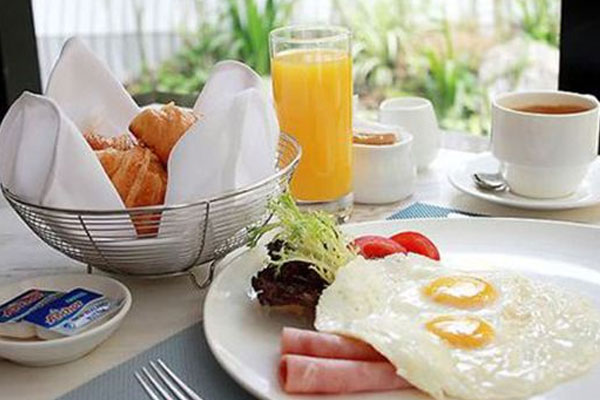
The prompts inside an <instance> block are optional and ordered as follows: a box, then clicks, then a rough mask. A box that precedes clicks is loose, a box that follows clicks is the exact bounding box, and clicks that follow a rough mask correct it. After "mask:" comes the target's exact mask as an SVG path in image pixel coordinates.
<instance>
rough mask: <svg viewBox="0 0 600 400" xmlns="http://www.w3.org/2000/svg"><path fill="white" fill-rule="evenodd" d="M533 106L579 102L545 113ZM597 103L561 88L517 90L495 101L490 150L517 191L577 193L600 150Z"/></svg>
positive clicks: (548, 194) (557, 194)
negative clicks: (576, 109) (569, 109)
mask: <svg viewBox="0 0 600 400" xmlns="http://www.w3.org/2000/svg"><path fill="white" fill-rule="evenodd" d="M531 106H546V107H548V106H550V107H557V106H563V107H566V106H568V107H580V108H581V109H583V110H584V111H580V112H571V113H560V114H556V113H555V114H552V113H542V112H539V110H538V112H531V111H523V108H526V107H531ZM598 110H599V103H598V100H596V98H595V97H593V96H589V95H581V94H577V93H570V92H560V91H539V92H513V93H505V94H501V95H499V96H497V97H496V98H495V99H494V101H493V102H492V147H491V149H492V154H493V155H494V156H495V157H496V158H497V159H498V160H499V161H500V172H501V173H502V175H503V177H504V179H505V180H506V181H507V183H508V185H509V186H510V190H511V191H512V192H514V193H516V194H519V195H522V196H527V197H534V198H557V197H563V196H568V195H569V194H571V193H573V192H574V191H575V190H577V188H578V187H579V185H580V184H581V182H582V181H583V179H584V178H585V175H586V174H587V171H588V168H589V166H590V164H591V163H592V161H594V159H595V158H596V157H597V151H598V129H599V125H598V122H599V120H598V118H599V111H598Z"/></svg>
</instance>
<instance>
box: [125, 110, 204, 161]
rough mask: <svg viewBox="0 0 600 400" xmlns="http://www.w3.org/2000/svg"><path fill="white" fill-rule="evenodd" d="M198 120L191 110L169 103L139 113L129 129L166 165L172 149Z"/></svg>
mask: <svg viewBox="0 0 600 400" xmlns="http://www.w3.org/2000/svg"><path fill="white" fill-rule="evenodd" d="M196 120H197V118H196V116H195V115H194V113H192V112H191V111H186V110H184V109H182V108H179V107H177V106H176V105H175V104H174V103H169V104H167V105H165V106H163V107H161V108H160V109H155V108H147V109H145V110H144V111H142V112H141V113H139V114H138V115H137V116H136V117H135V118H134V119H133V121H131V124H129V130H130V131H131V133H133V135H134V136H135V137H136V138H137V139H138V140H139V141H140V143H143V144H144V145H146V146H147V147H148V148H150V149H151V150H152V151H153V152H154V153H155V154H156V155H157V156H158V158H159V159H160V162H161V163H162V165H164V166H165V167H166V166H167V163H168V161H169V155H170V154H171V150H172V149H173V147H174V146H175V144H176V143H177V141H178V140H179V139H180V138H181V136H183V134H184V133H185V132H186V131H187V130H188V129H189V127H190V126H192V124H194V122H196Z"/></svg>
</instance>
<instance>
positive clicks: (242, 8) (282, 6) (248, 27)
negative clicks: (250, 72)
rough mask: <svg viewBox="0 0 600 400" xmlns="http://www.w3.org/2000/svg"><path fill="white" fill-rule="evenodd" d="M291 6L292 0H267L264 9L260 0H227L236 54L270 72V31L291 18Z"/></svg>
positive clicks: (259, 70)
mask: <svg viewBox="0 0 600 400" xmlns="http://www.w3.org/2000/svg"><path fill="white" fill-rule="evenodd" d="M292 6H293V2H292V1H290V0H279V1H277V2H275V0H266V2H265V6H264V10H263V11H262V12H261V11H260V10H259V7H258V4H257V0H243V2H242V1H240V0H228V4H227V9H226V15H227V17H228V18H227V19H228V20H229V22H230V23H231V28H232V34H233V40H234V46H235V47H236V49H237V51H238V54H237V56H238V58H240V59H241V60H244V62H245V63H246V64H248V65H250V66H251V67H253V68H254V69H255V70H256V72H258V73H259V74H261V75H266V74H268V73H269V61H270V56H269V32H271V31H272V30H273V29H275V28H277V27H279V26H281V25H282V24H283V23H284V22H285V21H287V20H289V18H290V14H291V11H292Z"/></svg>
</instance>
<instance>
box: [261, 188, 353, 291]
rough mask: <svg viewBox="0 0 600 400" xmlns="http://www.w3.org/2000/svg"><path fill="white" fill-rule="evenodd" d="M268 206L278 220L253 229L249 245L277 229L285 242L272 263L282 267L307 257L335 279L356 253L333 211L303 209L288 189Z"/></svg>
mask: <svg viewBox="0 0 600 400" xmlns="http://www.w3.org/2000/svg"><path fill="white" fill-rule="evenodd" d="M268 207H269V210H270V211H271V212H273V216H274V217H275V218H276V220H275V221H274V222H271V223H268V224H266V225H264V226H262V227H258V228H255V229H252V230H251V231H250V240H249V245H250V246H251V247H254V246H256V245H257V243H258V241H259V240H260V238H261V237H262V236H263V235H264V234H265V233H267V232H270V231H272V230H274V229H278V231H277V233H276V234H275V237H274V240H275V239H280V240H282V241H283V242H284V243H285V245H284V246H283V247H282V249H281V250H280V252H279V253H277V255H278V256H279V257H280V258H279V259H278V260H271V261H270V262H271V264H273V265H276V266H278V267H279V268H281V267H282V266H283V265H284V264H285V263H287V262H290V261H304V262H306V263H309V264H311V268H312V269H314V270H315V271H316V272H317V273H318V274H319V275H320V276H321V278H323V279H324V280H325V281H326V282H327V283H332V282H333V281H334V279H335V275H336V273H337V271H338V269H340V268H341V267H343V266H344V265H346V264H347V263H348V262H349V261H351V260H352V259H353V258H354V257H355V256H356V252H355V251H354V248H353V247H351V246H348V242H347V240H346V237H345V236H344V235H343V233H342V232H341V231H340V230H339V228H338V225H337V223H336V222H335V220H334V218H333V217H332V216H331V215H328V214H326V213H323V212H319V211H311V212H302V211H300V209H299V208H298V206H297V205H296V203H295V202H294V199H293V198H292V196H291V195H290V194H289V193H284V194H282V195H281V196H279V197H278V198H277V199H274V200H272V201H270V202H269V206H268Z"/></svg>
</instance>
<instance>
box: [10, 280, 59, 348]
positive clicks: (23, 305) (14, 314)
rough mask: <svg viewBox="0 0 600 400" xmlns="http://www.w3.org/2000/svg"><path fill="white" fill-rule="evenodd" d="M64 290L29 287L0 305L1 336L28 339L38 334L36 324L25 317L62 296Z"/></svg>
mask: <svg viewBox="0 0 600 400" xmlns="http://www.w3.org/2000/svg"><path fill="white" fill-rule="evenodd" d="M63 294H64V293H63V292H57V291H53V290H42V289H36V288H33V289H29V290H27V291H25V292H23V293H21V294H19V295H18V296H16V297H14V298H12V299H10V300H8V301H7V302H5V303H3V304H2V305H0V336H6V337H11V338H17V339H28V338H32V337H35V336H36V329H35V326H34V325H32V324H31V323H29V322H27V321H24V318H25V317H26V316H27V315H29V314H31V313H32V312H34V311H35V310H37V309H39V308H41V307H43V306H44V305H46V304H48V303H50V302H52V301H54V300H56V299H57V298H58V297H60V296H62V295H63Z"/></svg>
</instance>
